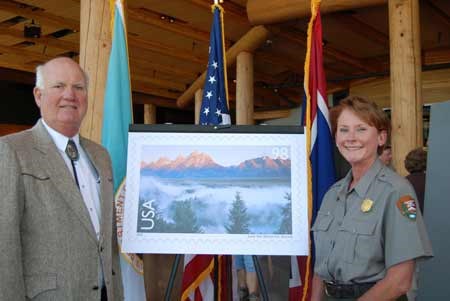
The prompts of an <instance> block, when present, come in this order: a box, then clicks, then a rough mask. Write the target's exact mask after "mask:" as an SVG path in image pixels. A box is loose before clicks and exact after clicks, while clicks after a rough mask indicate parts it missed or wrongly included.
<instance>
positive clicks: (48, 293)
mask: <svg viewBox="0 0 450 301" xmlns="http://www.w3.org/2000/svg"><path fill="white" fill-rule="evenodd" d="M80 143H81V145H82V147H83V148H84V150H85V151H86V153H87V154H88V156H89V157H90V160H91V162H92V163H93V165H94V166H95V168H96V169H97V171H98V173H99V175H100V183H101V184H100V186H101V196H100V201H101V212H102V213H101V226H100V227H101V235H100V239H99V240H97V238H96V235H95V231H94V228H93V226H92V223H91V221H90V218H89V214H88V212H87V209H86V207H85V205H84V201H83V199H82V196H81V193H80V191H79V190H78V188H77V186H76V183H75V181H74V179H73V177H72V175H71V173H70V171H69V169H68V168H67V165H66V164H65V162H64V160H63V158H62V157H61V155H60V153H59V152H58V149H57V148H56V145H55V144H54V143H53V140H52V139H51V137H50V135H49V134H48V132H47V130H46V129H45V127H44V126H43V124H42V122H41V121H38V123H37V124H36V125H35V126H34V127H33V128H32V129H30V130H27V131H23V132H21V133H18V134H13V135H9V136H5V137H2V138H0V274H1V276H0V278H1V280H0V300H2V301H3V300H5V301H6V300H8V301H12V300H42V301H43V300H46V301H48V300H65V301H68V300H74V301H75V300H77V301H79V300H83V301H85V300H93V301H94V300H95V301H98V300H100V286H101V284H99V283H98V282H99V266H100V264H101V265H102V267H103V273H104V282H105V284H106V287H107V292H108V300H110V301H115V300H123V289H122V279H121V273H120V265H119V257H118V247H117V238H116V237H117V236H116V227H115V210H114V205H113V186H112V185H113V184H112V171H111V161H110V158H109V155H108V153H107V152H106V150H105V149H104V148H103V147H101V146H100V145H98V144H96V143H93V142H91V141H89V140H87V139H84V138H81V137H80Z"/></svg>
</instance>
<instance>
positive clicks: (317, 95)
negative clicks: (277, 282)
mask: <svg viewBox="0 0 450 301" xmlns="http://www.w3.org/2000/svg"><path fill="white" fill-rule="evenodd" d="M319 7H320V0H313V1H311V14H312V15H311V20H310V22H309V26H308V43H307V53H306V59H305V79H304V88H305V94H306V115H305V116H306V118H305V119H306V133H307V147H308V150H309V159H310V160H309V161H310V162H309V163H310V166H309V171H308V173H309V179H310V183H309V187H310V188H309V189H310V193H309V194H308V195H309V200H308V201H309V204H308V205H309V206H308V208H309V218H310V225H312V224H313V223H314V220H315V218H316V216H317V212H318V211H319V208H320V205H321V203H322V198H323V196H324V195H325V193H326V192H327V190H328V189H329V188H330V186H331V185H332V184H333V183H334V182H335V180H336V178H335V177H336V176H335V167H334V160H333V139H332V135H331V127H330V122H329V118H328V105H327V102H326V99H327V94H326V90H327V89H326V79H325V72H324V69H323V55H322V22H321V18H320V10H319ZM310 246H311V252H310V256H307V257H306V256H298V257H293V258H292V259H293V260H292V264H291V268H292V272H291V274H292V275H291V280H290V289H289V300H290V301H294V300H295V301H299V300H302V301H306V300H310V298H311V284H312V283H311V279H312V276H313V273H314V269H313V264H314V243H313V240H312V239H311V240H310Z"/></svg>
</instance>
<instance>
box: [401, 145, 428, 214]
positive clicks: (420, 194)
mask: <svg viewBox="0 0 450 301" xmlns="http://www.w3.org/2000/svg"><path fill="white" fill-rule="evenodd" d="M405 168H406V170H407V171H408V172H409V175H407V176H406V179H407V180H408V181H409V182H410V183H411V185H412V186H413V187H414V190H415V192H416V195H417V200H418V201H419V208H420V210H421V212H422V214H423V211H424V206H423V201H424V196H425V171H426V168H427V151H426V150H424V149H423V148H422V147H419V148H416V149H413V150H412V151H410V152H409V153H408V154H407V155H406V158H405Z"/></svg>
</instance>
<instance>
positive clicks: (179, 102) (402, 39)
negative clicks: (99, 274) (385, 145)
mask: <svg viewBox="0 0 450 301" xmlns="http://www.w3.org/2000/svg"><path fill="white" fill-rule="evenodd" d="M211 4H212V1H210V0H166V1H160V0H128V1H126V9H125V14H126V20H127V26H128V28H127V31H128V37H127V38H128V47H129V61H130V70H131V86H132V93H133V94H132V95H133V108H134V121H135V122H136V123H149V124H150V123H166V122H171V123H181V124H182V123H187V124H189V123H190V124H192V123H194V122H196V120H198V110H199V101H200V98H201V97H200V96H199V91H201V89H202V86H203V82H204V76H205V74H204V72H205V67H206V64H207V56H208V44H209V36H210V26H211V21H212V14H211ZM221 5H222V6H223V8H224V10H225V14H224V31H225V42H226V47H225V48H226V51H227V67H228V72H227V73H228V87H229V103H230V109H231V114H232V122H233V124H234V123H235V124H258V123H261V122H267V121H269V120H273V119H276V120H284V119H287V118H291V117H292V116H291V115H292V114H298V115H299V112H300V110H299V107H301V104H302V101H303V98H304V96H303V64H304V60H305V53H306V36H307V34H306V31H307V24H308V21H309V17H310V10H309V1H308V0H225V1H224V3H223V4H221ZM321 11H322V22H323V49H324V53H323V54H324V68H325V72H326V78H327V93H328V95H329V104H330V105H333V103H336V102H337V101H338V100H339V99H340V98H342V97H345V96H346V95H348V94H355V95H362V96H366V97H368V98H369V99H371V100H374V101H375V102H377V103H378V105H379V106H381V107H383V108H388V109H389V110H391V117H392V125H393V132H392V138H391V142H392V146H393V155H394V165H395V166H396V167H398V170H399V171H400V172H404V170H403V169H402V167H401V166H402V162H403V158H404V156H405V154H406V153H407V152H408V151H409V150H411V149H413V148H415V147H417V146H419V145H422V144H423V143H424V142H423V141H424V136H425V138H426V131H425V135H424V132H423V128H425V129H426V127H427V121H428V116H427V112H428V111H427V110H423V109H422V108H423V105H427V104H431V103H435V102H441V101H447V100H449V99H450V1H448V0H408V1H401V0H389V1H388V0H327V1H325V0H323V1H322V9H321ZM110 45H111V33H110V12H109V1H108V0H95V1H90V0H62V1H61V0H60V1H57V0H14V1H6V0H2V1H0V86H1V88H2V91H3V97H4V101H5V105H4V108H3V109H2V110H1V113H0V135H4V134H7V133H10V132H14V131H17V130H21V129H24V128H27V127H30V126H32V125H33V124H34V123H35V122H36V120H37V119H38V118H39V112H38V109H37V107H36V106H35V104H34V100H33V96H32V89H33V86H34V72H35V68H36V66H37V65H38V64H41V63H43V62H45V61H47V60H49V59H51V58H54V57H57V56H69V57H72V58H73V59H75V60H77V61H79V62H80V64H81V66H82V67H83V68H84V69H85V70H86V71H87V73H88V75H89V78H90V86H89V89H90V90H89V102H90V104H89V109H88V115H87V117H86V119H85V122H84V125H83V128H82V134H84V135H85V136H87V137H90V138H91V139H93V140H96V141H99V139H100V131H101V114H102V105H103V96H104V82H105V75H106V68H107V63H108V56H109V50H110ZM299 119H300V117H299V116H294V120H299ZM425 140H426V139H425ZM158 256H160V257H158ZM150 257H151V258H150ZM161 260H162V262H166V263H167V266H169V263H170V262H171V260H172V257H171V256H164V255H154V256H149V259H148V260H147V264H148V265H150V266H152V265H155V264H156V263H157V262H159V261H161ZM162 270H163V271H164V272H163V273H162V274H164V273H166V272H167V273H168V270H169V267H167V268H163V269H162ZM166 270H167V271H166ZM165 275H166V274H164V276H163V278H162V279H160V278H158V275H150V276H147V277H156V278H151V279H153V280H152V281H146V283H147V284H146V285H151V286H152V288H149V290H152V292H153V293H152V294H154V295H153V296H161V295H162V294H163V288H164V287H165V283H166V282H165V281H166V280H165V279H166V278H167V277H166V276H165ZM155 279H156V280H155ZM149 283H150V284H149ZM156 298H157V299H156V300H159V299H158V298H159V297H156Z"/></svg>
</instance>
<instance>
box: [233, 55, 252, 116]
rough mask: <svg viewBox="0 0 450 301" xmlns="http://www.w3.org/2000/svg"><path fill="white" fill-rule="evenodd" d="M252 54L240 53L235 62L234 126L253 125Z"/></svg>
mask: <svg viewBox="0 0 450 301" xmlns="http://www.w3.org/2000/svg"><path fill="white" fill-rule="evenodd" d="M253 96H254V91H253V54H252V53H250V52H246V51H244V52H241V53H239V54H238V56H237V62H236V124H237V125H242V124H253V123H254V120H253Z"/></svg>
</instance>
